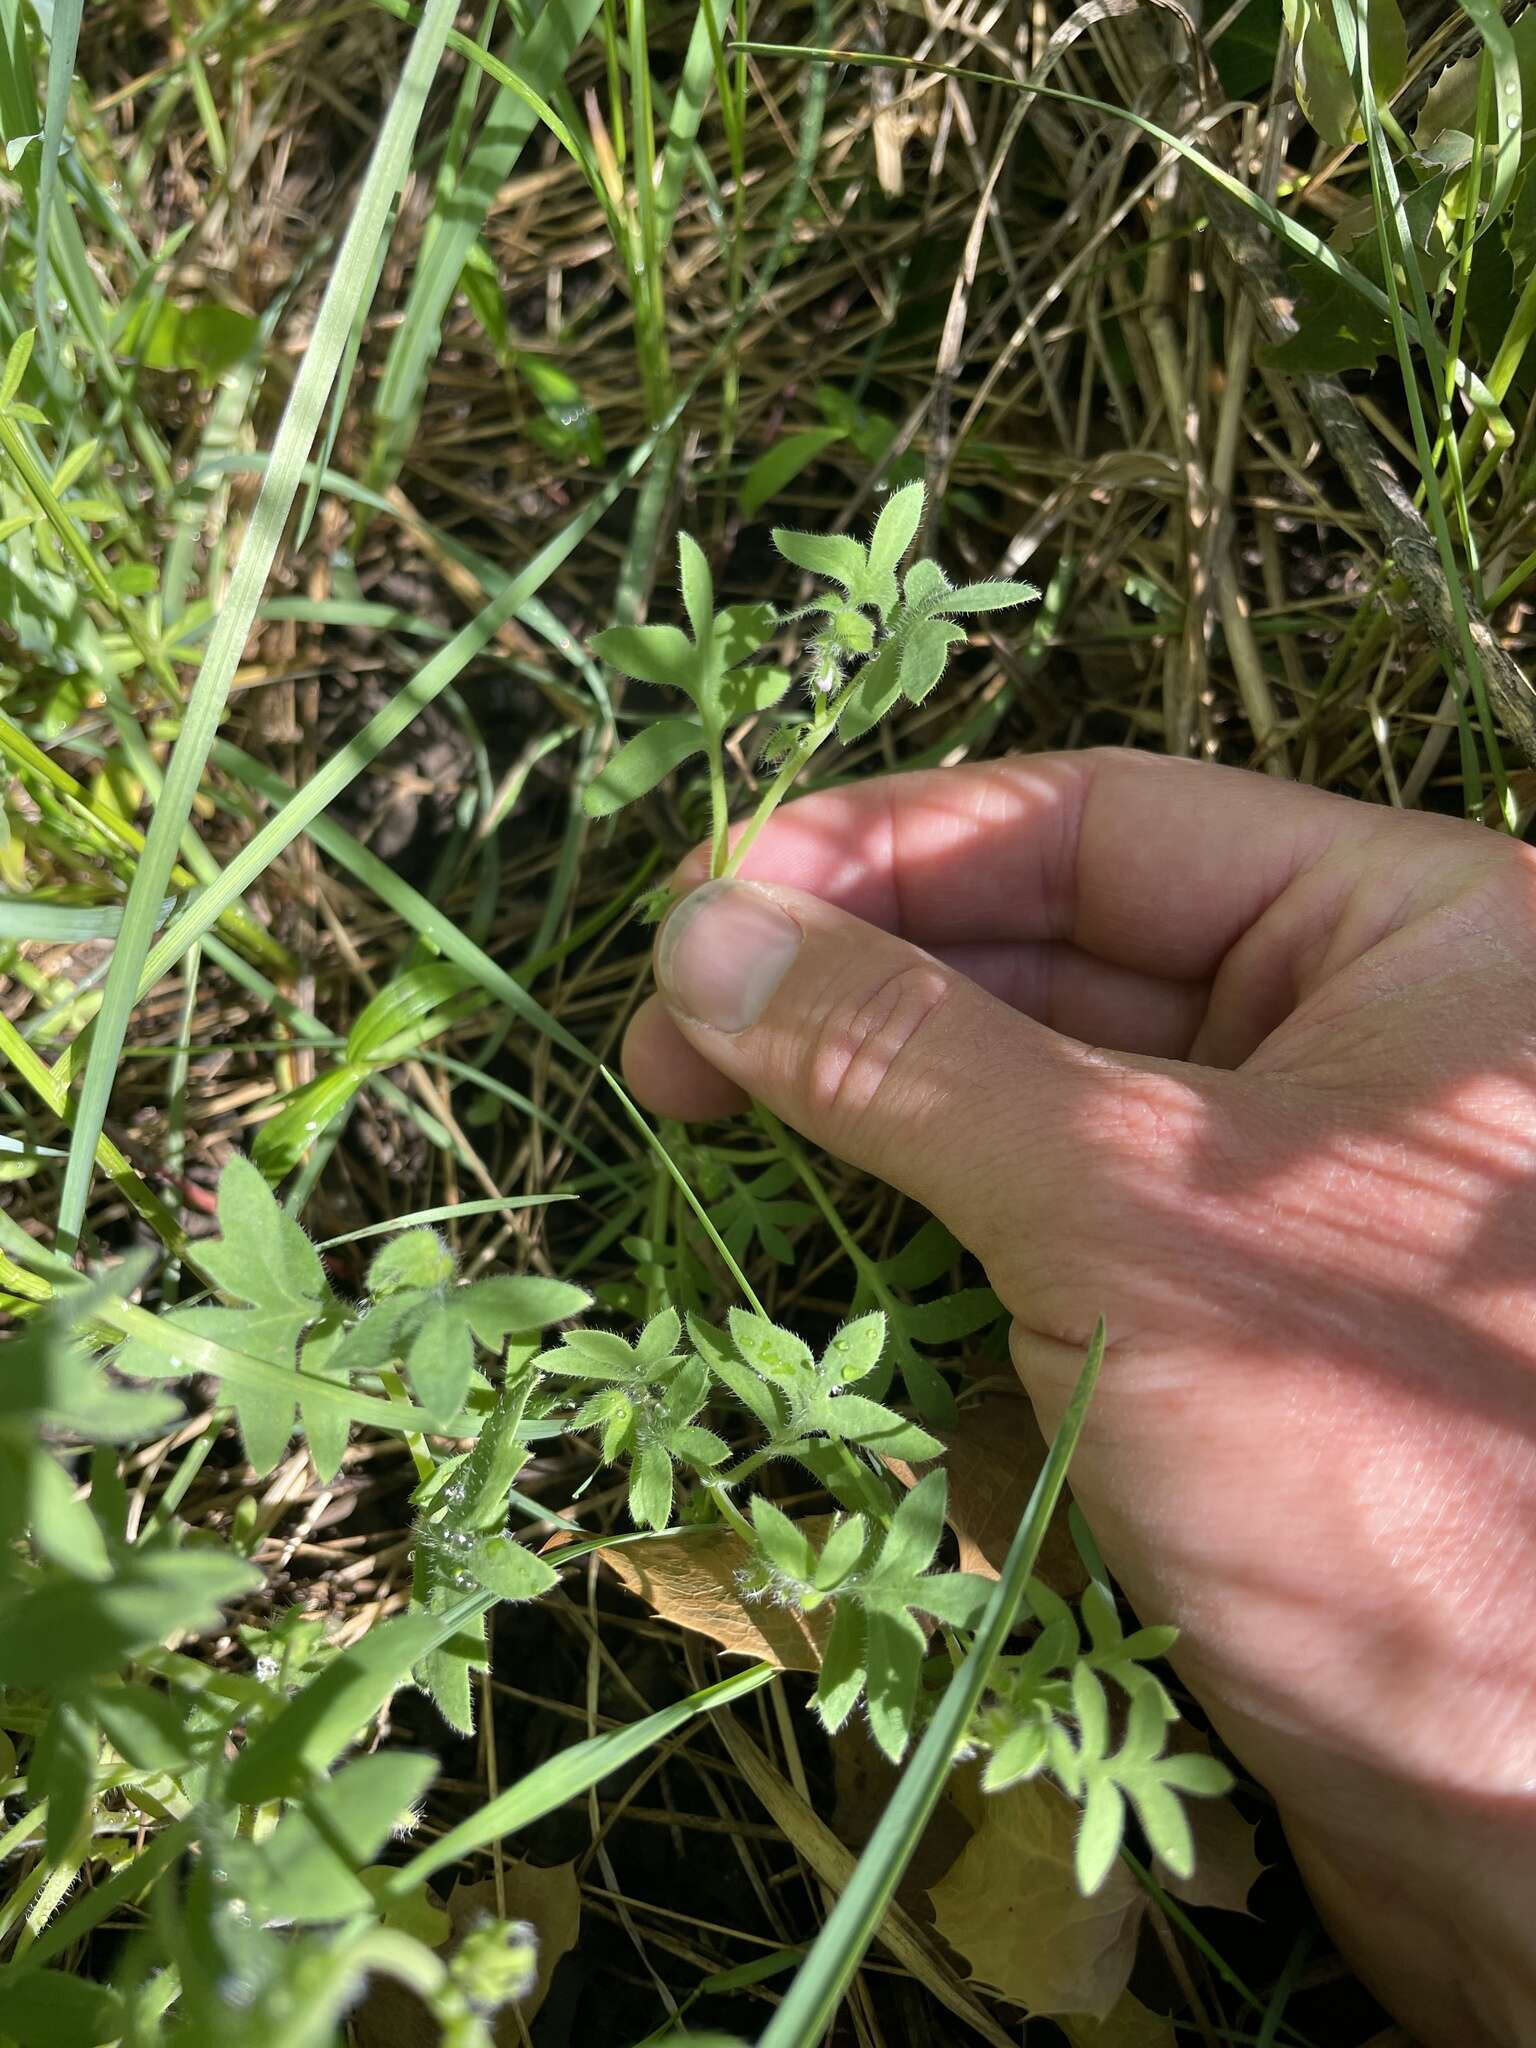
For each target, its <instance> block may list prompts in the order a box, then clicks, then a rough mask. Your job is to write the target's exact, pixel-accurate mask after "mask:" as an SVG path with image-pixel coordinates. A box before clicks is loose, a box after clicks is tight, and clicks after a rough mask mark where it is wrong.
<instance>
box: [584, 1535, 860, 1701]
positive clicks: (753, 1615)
mask: <svg viewBox="0 0 1536 2048" xmlns="http://www.w3.org/2000/svg"><path fill="white" fill-rule="evenodd" d="M801 1526H802V1527H803V1528H804V1529H805V1530H806V1531H807V1533H808V1534H809V1535H810V1536H811V1537H812V1538H813V1540H816V1541H819V1540H820V1537H821V1535H822V1533H823V1532H824V1530H825V1528H826V1518H825V1517H820V1516H813V1517H811V1518H810V1519H809V1520H807V1521H806V1522H804V1523H803V1524H802V1525H801ZM598 1555H599V1557H601V1559H602V1560H603V1563H604V1564H605V1565H607V1567H608V1569H609V1570H610V1571H611V1572H614V1573H615V1574H616V1575H617V1576H618V1577H619V1578H620V1579H622V1580H623V1582H624V1584H625V1585H626V1586H627V1587H628V1588H629V1590H630V1592H631V1593H633V1594H635V1595H636V1596H637V1597H638V1598H639V1599H641V1600H643V1601H644V1602H645V1604H646V1606H647V1607H649V1608H651V1609H652V1610H653V1611H654V1612H655V1613H656V1614H658V1615H660V1616H661V1618H662V1620H663V1621H675V1622H677V1623H678V1624H679V1625H680V1626H681V1627H683V1628H691V1629H693V1630H694V1631H695V1633H696V1634H698V1635H701V1636H708V1637H709V1638H710V1640H711V1641H712V1642H715V1643H718V1644H719V1646H720V1648H721V1649H722V1650H724V1651H725V1652H726V1653H727V1654H728V1655H733V1656H739V1657H757V1658H760V1659H761V1660H762V1661H763V1662H764V1663H765V1664H777V1665H778V1667H779V1669H780V1670H781V1671H819V1670H820V1669H821V1653H822V1650H823V1648H824V1647H825V1644H826V1640H827V1631H828V1630H829V1629H830V1628H831V1626H832V1611H831V1607H830V1605H828V1606H827V1607H819V1608H817V1609H816V1610H815V1611H814V1612H813V1613H811V1614H799V1613H796V1612H795V1611H793V1610H792V1609H790V1608H787V1607H775V1606H774V1604H773V1602H772V1601H771V1600H749V1599H748V1598H747V1596H746V1594H745V1593H743V1591H742V1590H741V1586H740V1583H739V1581H738V1578H737V1574H738V1573H739V1572H740V1571H741V1570H742V1568H743V1567H744V1566H745V1565H747V1564H748V1563H750V1561H751V1557H752V1553H751V1552H750V1551H749V1550H748V1549H747V1546H746V1545H745V1544H744V1543H743V1542H742V1540H741V1538H740V1537H739V1536H738V1535H737V1534H736V1532H735V1530H734V1529H684V1530H681V1531H679V1532H678V1533H677V1534H676V1535H674V1536H661V1537H658V1538H656V1540H655V1541H654V1542H647V1543H634V1544H622V1545H615V1547H614V1548H613V1549H611V1550H600V1551H599V1552H598Z"/></svg>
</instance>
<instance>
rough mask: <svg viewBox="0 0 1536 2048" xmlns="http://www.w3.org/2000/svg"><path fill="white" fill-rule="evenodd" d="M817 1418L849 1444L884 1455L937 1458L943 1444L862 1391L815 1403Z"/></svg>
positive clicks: (889, 1456)
mask: <svg viewBox="0 0 1536 2048" xmlns="http://www.w3.org/2000/svg"><path fill="white" fill-rule="evenodd" d="M812 1412H813V1414H814V1416H815V1419H816V1421H817V1422H818V1423H819V1424H820V1425H821V1426H822V1427H823V1428H825V1429H827V1430H829V1431H831V1432H832V1433H833V1434H834V1435H836V1436H841V1437H846V1438H847V1439H848V1440H849V1441H850V1442H851V1443H857V1444H867V1445H868V1446H869V1448H870V1449H871V1450H872V1451H878V1452H879V1453H880V1455H881V1456H882V1457H887V1458H939V1457H942V1456H943V1454H944V1446H943V1445H942V1444H941V1443H940V1442H939V1440H938V1438H937V1437H935V1436H930V1435H929V1434H928V1432H927V1430H925V1429H919V1428H918V1426H917V1424H916V1423H915V1422H908V1421H907V1420H906V1419H905V1417H903V1416H900V1415H896V1414H893V1413H892V1411H891V1410H890V1409H889V1408H882V1407H881V1405H880V1403H879V1402H878V1401H868V1400H866V1399H865V1398H864V1396H863V1395H862V1394H838V1395H835V1396H829V1397H827V1398H826V1399H824V1400H822V1401H820V1402H818V1403H817V1404H816V1407H815V1409H814V1410H813V1411H812Z"/></svg>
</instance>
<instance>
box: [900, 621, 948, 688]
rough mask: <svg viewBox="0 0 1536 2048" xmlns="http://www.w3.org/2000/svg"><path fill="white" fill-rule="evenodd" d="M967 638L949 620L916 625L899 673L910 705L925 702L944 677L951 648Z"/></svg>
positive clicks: (903, 650)
mask: <svg viewBox="0 0 1536 2048" xmlns="http://www.w3.org/2000/svg"><path fill="white" fill-rule="evenodd" d="M964 638H965V631H964V628H963V627H960V626H955V625H951V624H950V623H949V622H948V620H945V619H919V620H918V621H917V623H916V624H915V625H914V626H913V628H912V630H911V631H910V633H908V635H907V637H906V640H905V642H904V644H903V646H902V649H901V657H900V664H899V668H898V671H897V673H898V678H899V680H900V683H901V689H902V694H903V695H904V696H905V697H906V698H907V699H908V700H909V702H911V703H913V704H921V703H922V702H923V701H924V700H925V698H926V697H927V696H928V694H929V692H930V691H931V690H932V689H933V687H934V685H935V684H936V683H937V682H938V680H939V678H940V677H941V676H942V675H943V673H944V669H945V665H946V663H947V662H948V660H949V650H950V648H951V647H953V646H954V645H955V643H956V642H957V641H960V640H964Z"/></svg>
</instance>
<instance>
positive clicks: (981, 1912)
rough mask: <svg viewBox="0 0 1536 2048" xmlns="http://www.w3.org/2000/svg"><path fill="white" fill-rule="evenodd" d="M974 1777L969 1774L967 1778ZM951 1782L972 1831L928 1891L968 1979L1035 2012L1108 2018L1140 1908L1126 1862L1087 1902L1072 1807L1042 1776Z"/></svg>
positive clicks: (1125, 1971) (1124, 1976) (1127, 1968)
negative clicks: (1077, 1875)
mask: <svg viewBox="0 0 1536 2048" xmlns="http://www.w3.org/2000/svg"><path fill="white" fill-rule="evenodd" d="M967 1775H971V1774H967ZM973 1787H974V1777H973V1776H972V1778H971V1786H970V1787H965V1788H964V1789H961V1788H959V1787H957V1793H956V1804H957V1805H959V1806H960V1808H961V1810H962V1812H964V1813H965V1815H966V1818H967V1819H970V1820H972V1821H973V1822H974V1824H975V1827H976V1832H975V1834H974V1835H973V1836H972V1838H971V1840H970V1842H969V1843H968V1844H967V1845H966V1847H965V1848H964V1849H962V1850H961V1852H960V1854H959V1856H958V1857H957V1858H956V1859H955V1862H954V1864H953V1866H952V1867H951V1869H950V1870H949V1872H948V1873H947V1875H946V1876H945V1877H943V1878H942V1879H941V1880H940V1882H939V1883H938V1884H936V1885H933V1886H931V1887H930V1888H929V1892H928V1897H929V1899H930V1900H931V1901H932V1904H933V1910H934V1915H935V1919H936V1923H937V1926H938V1930H939V1932H940V1934H942V1935H943V1937H944V1939H945V1940H946V1941H947V1942H948V1943H949V1945H950V1947H951V1948H952V1949H954V1951H955V1953H956V1954H957V1955H959V1956H962V1957H963V1958H964V1959H965V1961H966V1962H967V1963H969V1964H970V1967H971V1975H972V1978H973V1980H974V1981H976V1982H978V1983H981V1984H986V1985H989V1986H990V1987H991V1989H992V1990H994V1991H996V1992H998V1993H1000V1994H1001V1996H1002V1997H1004V1998H1007V1999H1010V2000H1011V2001H1012V2002H1013V2003H1014V2004H1016V2005H1022V2006H1023V2007H1024V2008H1025V2009H1026V2010H1027V2011H1029V2012H1033V2013H1086V2014H1089V2015H1090V2016H1092V2017H1094V2018H1097V2019H1104V2018H1106V2017H1107V2016H1108V2015H1109V2014H1110V2013H1111V2012H1112V2011H1113V2010H1114V2008H1115V2005H1116V2003H1117V2001H1118V2000H1119V1999H1120V1998H1121V1996H1122V1995H1123V1993H1124V1991H1125V1987H1126V1983H1127V1981H1128V1979H1129V1977H1130V1974H1131V1965H1132V1963H1133V1962H1134V1961H1135V1958H1136V1935H1137V1930H1138V1928H1139V1927H1140V1924H1141V1917H1142V1911H1143V1907H1144V1904H1145V1900H1144V1898H1143V1894H1142V1892H1141V1889H1140V1887H1139V1886H1138V1885H1137V1883H1136V1881H1135V1879H1134V1878H1133V1877H1132V1876H1131V1874H1130V1872H1129V1871H1128V1870H1126V1869H1125V1868H1124V1867H1123V1865H1120V1864H1116V1865H1115V1867H1114V1868H1113V1869H1112V1870H1111V1871H1110V1874H1109V1877H1108V1879H1107V1880H1106V1881H1105V1884H1104V1886H1103V1889H1102V1890H1101V1891H1099V1892H1098V1893H1097V1895H1096V1896H1095V1897H1093V1898H1091V1899H1085V1898H1083V1897H1082V1896H1081V1894H1080V1893H1079V1892H1078V1889H1077V1885H1076V1882H1075V1880H1074V1878H1073V1874H1072V1845H1073V1841H1074V1839H1075V1837H1076V1834H1077V1822H1078V1812H1077V1808H1076V1807H1075V1806H1074V1805H1073V1804H1072V1802H1071V1801H1070V1800H1069V1799H1067V1798H1066V1797H1065V1796H1064V1795H1063V1794H1062V1793H1060V1792H1058V1791H1057V1790H1056V1788H1055V1786H1054V1785H1051V1784H1049V1783H1047V1782H1046V1781H1045V1780H1043V1779H1031V1780H1029V1781H1028V1782H1026V1783H1025V1784H1022V1785H1014V1786H1010V1788H1009V1789H1008V1790H1007V1791H1006V1792H995V1793H991V1794H986V1795H983V1794H982V1793H981V1792H980V1791H979V1790H975V1789H972V1788H973Z"/></svg>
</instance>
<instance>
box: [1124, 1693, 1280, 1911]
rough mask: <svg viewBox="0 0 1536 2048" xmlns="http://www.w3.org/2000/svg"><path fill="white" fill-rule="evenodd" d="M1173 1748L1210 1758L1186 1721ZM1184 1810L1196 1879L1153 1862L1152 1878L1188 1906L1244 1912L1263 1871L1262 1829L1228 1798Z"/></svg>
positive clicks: (1173, 1735)
mask: <svg viewBox="0 0 1536 2048" xmlns="http://www.w3.org/2000/svg"><path fill="white" fill-rule="evenodd" d="M1169 1747H1170V1748H1172V1749H1177V1750H1182V1751H1184V1752H1186V1753H1188V1754H1190V1755H1194V1756H1209V1755H1210V1753H1211V1745H1210V1744H1209V1743H1208V1742H1207V1741H1206V1739H1205V1737H1204V1736H1203V1735H1202V1734H1201V1733H1200V1731H1199V1729H1198V1728H1192V1727H1191V1726H1190V1724H1189V1723H1188V1722H1187V1721H1175V1722H1174V1724H1173V1727H1172V1729H1171V1730H1170V1731H1169ZM1184 1811H1185V1813H1186V1814H1188V1816H1189V1826H1190V1832H1191V1834H1193V1836H1194V1838H1195V1869H1194V1875H1193V1876H1192V1877H1175V1876H1174V1875H1173V1873H1172V1871H1171V1870H1169V1868H1168V1866H1167V1865H1166V1864H1165V1863H1160V1862H1154V1863H1153V1865H1152V1874H1153V1876H1154V1877H1155V1878H1156V1879H1157V1881H1158V1883H1159V1884H1160V1885H1161V1886H1162V1888H1163V1890H1164V1891H1165V1892H1172V1894H1173V1896H1174V1897H1175V1898H1176V1899H1182V1900H1183V1901H1184V1903H1185V1905H1186V1906H1219V1907H1220V1908H1221V1909H1222V1910H1223V1911H1224V1912H1227V1913H1246V1912H1247V1910H1248V1894H1249V1892H1250V1891H1252V1889H1253V1887H1254V1885H1255V1884H1257V1882H1258V1880H1259V1879H1260V1878H1261V1877H1262V1876H1263V1875H1264V1870H1265V1865H1264V1864H1262V1863H1261V1862H1260V1861H1259V1858H1258V1852H1257V1851H1256V1850H1255V1848H1254V1846H1253V1844H1254V1837H1255V1835H1256V1834H1257V1832H1258V1830H1257V1829H1256V1828H1255V1827H1254V1825H1253V1823H1252V1822H1251V1821H1246V1820H1244V1819H1243V1816H1242V1815H1241V1814H1240V1813H1239V1812H1238V1810H1237V1808H1236V1807H1235V1806H1234V1805H1233V1804H1232V1802H1231V1800H1230V1799H1190V1800H1186V1802H1185V1805H1184Z"/></svg>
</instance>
